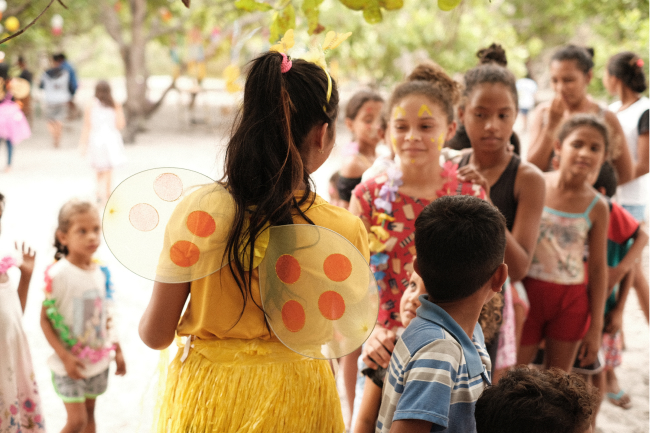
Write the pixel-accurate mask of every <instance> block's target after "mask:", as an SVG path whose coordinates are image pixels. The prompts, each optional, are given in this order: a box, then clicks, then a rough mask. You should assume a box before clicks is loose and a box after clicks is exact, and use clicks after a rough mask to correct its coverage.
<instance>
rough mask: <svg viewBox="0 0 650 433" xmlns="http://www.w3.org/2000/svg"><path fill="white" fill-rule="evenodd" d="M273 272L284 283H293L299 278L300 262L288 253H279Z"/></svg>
mask: <svg viewBox="0 0 650 433" xmlns="http://www.w3.org/2000/svg"><path fill="white" fill-rule="evenodd" d="M275 273H276V274H277V275H278V278H279V279H280V280H281V281H282V282H283V283H285V284H293V283H295V282H296V281H298V278H300V263H298V260H296V258H295V257H293V256H290V255H289V254H283V255H281V256H280V257H279V258H278V260H277V261H276V262H275Z"/></svg>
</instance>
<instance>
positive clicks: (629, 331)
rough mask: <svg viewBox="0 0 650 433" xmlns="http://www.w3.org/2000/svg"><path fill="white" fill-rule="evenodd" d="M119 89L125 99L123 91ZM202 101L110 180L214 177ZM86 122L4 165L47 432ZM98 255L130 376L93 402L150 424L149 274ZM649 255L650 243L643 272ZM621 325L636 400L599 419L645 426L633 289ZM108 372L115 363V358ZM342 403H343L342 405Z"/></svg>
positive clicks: (213, 125)
mask: <svg viewBox="0 0 650 433" xmlns="http://www.w3.org/2000/svg"><path fill="white" fill-rule="evenodd" d="M87 88H88V87H86V89H87ZM116 93H118V98H119V92H116ZM86 95H87V91H86ZM83 99H84V94H83V92H82V95H81V100H82V101H83ZM199 108H200V109H201V112H202V113H207V114H206V119H207V120H208V122H207V123H206V124H199V125H191V124H190V121H189V119H190V118H191V117H192V116H190V115H189V113H188V112H187V110H186V109H183V108H181V106H180V105H178V104H177V102H175V101H174V98H172V99H171V100H170V102H169V103H168V104H167V105H166V106H165V107H163V109H162V110H161V112H160V113H158V114H157V115H156V116H155V117H154V118H153V119H152V121H151V122H150V123H149V130H148V131H147V132H145V133H143V134H141V135H140V136H139V137H138V140H137V144H136V145H130V146H127V148H126V153H127V157H128V162H127V163H126V164H125V165H124V166H122V167H120V168H118V169H117V170H115V173H114V185H117V184H118V183H119V182H120V181H122V180H124V179H125V178H127V177H129V176H130V175H132V174H135V173H137V172H139V171H142V170H145V169H148V168H154V167H164V166H173V167H184V168H188V169H192V170H195V171H198V172H201V173H203V174H206V175H208V176H210V177H212V178H214V179H216V178H218V177H220V175H221V169H220V166H221V160H222V154H223V143H224V142H223V138H222V137H223V135H224V131H225V129H224V128H223V127H220V125H221V126H223V125H226V124H227V120H226V119H221V120H220V116H221V110H220V109H219V108H218V107H216V106H214V105H210V104H208V103H205V104H203V103H201V104H199ZM198 120H203V115H199V116H198ZM80 126H81V122H80V121H76V122H72V123H68V124H66V127H65V130H64V137H63V142H62V146H61V148H59V149H54V148H53V147H52V145H51V143H50V139H49V136H48V135H47V132H46V130H45V123H44V120H43V119H41V118H37V119H36V120H35V125H34V135H33V137H32V138H31V139H29V140H27V141H26V142H24V143H21V144H20V145H18V146H16V148H15V151H14V166H13V169H12V171H10V172H9V173H3V172H1V171H0V192H2V193H3V194H4V195H5V196H6V200H7V206H6V210H5V213H4V217H3V221H2V229H3V230H2V237H1V238H0V244H2V245H3V246H5V247H6V246H7V245H9V244H10V243H13V241H14V240H18V241H25V242H27V243H28V244H29V245H31V246H32V247H34V248H35V249H36V251H37V252H38V254H37V261H36V270H35V273H34V277H33V279H32V284H31V286H30V287H31V288H30V294H29V300H28V303H27V310H26V312H25V316H24V322H23V325H24V328H25V331H26V333H27V337H28V340H29V343H30V346H31V352H32V358H33V363H34V368H35V373H36V379H37V381H38V384H39V386H40V394H41V399H42V405H43V406H44V414H45V420H46V426H47V428H48V431H50V432H57V431H60V429H61V428H62V427H63V425H64V424H65V419H66V414H65V410H64V407H63V404H62V402H61V401H60V399H59V398H58V397H57V396H56V395H55V393H54V390H53V387H52V385H51V377H50V372H49V369H48V368H47V365H46V359H47V356H48V355H49V354H50V348H49V346H48V344H47V342H46V341H45V338H44V336H43V333H42V331H41V329H40V326H39V313H40V304H41V302H42V300H43V292H42V288H43V278H42V276H43V271H44V269H45V267H46V266H47V265H49V264H50V263H51V262H52V261H53V254H54V249H53V247H52V240H53V235H54V230H55V227H56V217H57V213H58V210H59V208H60V207H61V205H62V204H63V203H64V202H65V201H67V200H68V199H70V198H71V197H85V198H90V199H92V198H93V197H94V188H95V181H94V172H93V170H92V169H91V168H90V167H89V165H88V164H87V163H86V162H85V161H84V159H83V158H82V156H81V155H80V154H79V152H78V151H77V140H78V137H79V130H80ZM347 140H349V135H348V134H347V133H346V132H345V131H344V130H343V128H341V127H339V134H338V139H337V142H338V143H339V146H340V145H341V144H344V143H346V142H347ZM338 152H339V148H335V150H334V152H333V155H332V157H331V158H330V159H329V160H328V161H327V162H326V164H325V165H324V166H323V167H322V168H321V169H319V170H318V172H316V173H315V174H314V176H313V177H314V180H315V182H316V184H317V191H318V192H320V193H321V194H322V195H323V196H325V197H327V180H328V178H329V176H330V175H331V174H332V173H333V172H334V171H335V170H336V169H337V165H338V163H339V161H340V157H339V154H338ZM5 161H6V150H5V147H4V146H2V147H1V148H0V170H1V169H2V167H3V166H4V162H5ZM98 256H99V258H100V259H102V260H104V261H105V262H107V263H108V264H109V266H111V269H112V271H113V275H114V280H115V287H116V289H117V292H116V307H117V308H116V309H117V324H118V329H119V334H120V339H121V344H122V347H123V351H124V354H125V358H126V362H127V371H128V373H127V375H126V376H124V377H115V376H111V378H110V383H109V387H108V391H107V393H106V394H105V395H103V396H101V397H99V399H98V400H97V410H96V420H97V426H98V427H97V431H98V432H100V433H107V432H115V431H121V432H124V433H131V432H148V431H150V430H151V425H152V419H153V412H154V409H153V407H154V403H155V387H156V385H157V378H156V374H155V371H156V366H157V365H158V362H159V353H158V352H156V351H153V350H150V349H148V348H147V347H145V346H144V344H143V343H142V342H141V341H140V339H139V337H138V335H137V323H138V321H139V318H140V316H141V314H142V312H143V310H144V308H145V306H146V304H147V302H148V299H149V296H150V291H151V282H150V281H148V280H144V279H142V278H140V277H138V276H135V275H134V274H132V273H131V272H129V271H128V270H126V269H125V268H124V267H123V266H122V265H121V264H120V263H118V262H117V261H116V260H115V259H114V258H113V256H112V255H111V254H110V251H108V249H107V248H106V247H105V246H104V245H103V246H102V247H100V250H99V252H98ZM647 260H648V258H647V249H646V256H645V261H646V272H647ZM624 329H625V336H626V343H627V349H626V351H625V353H624V362H623V366H622V367H620V368H619V370H618V374H619V378H620V382H621V385H622V387H623V388H624V389H625V390H627V391H628V393H629V394H630V395H631V397H632V401H633V404H634V406H633V408H632V409H631V410H629V411H623V410H622V409H619V408H617V407H614V406H613V405H611V404H609V403H608V402H605V403H604V404H603V406H602V411H601V414H600V415H599V418H598V425H599V427H600V428H601V430H602V431H603V432H621V433H623V432H625V433H632V432H639V433H642V432H647V431H648V342H649V341H648V326H647V324H646V322H645V320H644V318H643V314H642V313H641V310H640V308H639V304H638V301H637V298H636V295H635V294H634V293H632V294H631V295H630V299H629V301H628V304H627V306H626V318H625V328H624ZM111 371H114V366H113V367H112V370H111ZM343 406H344V410H345V408H346V405H345V404H344V405H343Z"/></svg>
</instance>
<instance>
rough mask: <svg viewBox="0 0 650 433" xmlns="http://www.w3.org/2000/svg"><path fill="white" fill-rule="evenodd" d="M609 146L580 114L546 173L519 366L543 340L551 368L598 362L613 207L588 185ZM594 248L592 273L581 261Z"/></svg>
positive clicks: (603, 132) (596, 124)
mask: <svg viewBox="0 0 650 433" xmlns="http://www.w3.org/2000/svg"><path fill="white" fill-rule="evenodd" d="M608 145H609V139H608V133H607V128H606V126H605V125H604V124H603V123H602V122H601V121H600V120H598V118H596V117H595V116H593V115H576V116H574V117H573V118H571V119H570V120H569V121H567V122H566V123H565V124H564V125H563V126H562V128H561V129H560V131H559V134H558V139H557V140H556V142H555V151H556V153H557V155H558V157H559V161H558V165H559V168H558V170H557V171H555V172H552V173H546V174H545V181H546V200H545V207H544V212H543V214H542V221H541V225H540V233H539V239H538V240H537V246H536V247H535V254H534V258H533V262H532V265H531V267H530V270H529V271H528V276H527V277H526V279H525V280H524V286H525V287H526V291H527V292H528V297H529V299H530V314H529V316H528V318H527V320H526V323H525V324H524V330H523V335H522V340H521V347H520V351H519V354H518V359H517V361H518V363H519V364H528V363H530V362H531V361H532V360H533V357H534V356H535V354H536V353H537V348H538V345H539V343H540V341H541V340H542V339H545V341H546V359H545V361H544V366H545V367H546V368H551V367H557V368H560V369H562V370H564V371H567V372H568V371H570V368H571V366H572V365H573V361H574V359H575V357H576V353H578V348H579V347H580V344H581V341H582V346H581V347H580V351H579V353H578V356H579V359H580V361H581V366H585V365H589V364H591V363H593V362H594V361H595V359H596V355H597V352H598V349H599V347H600V344H601V338H602V329H603V311H604V308H605V293H606V290H605V289H606V287H605V286H606V284H607V260H606V252H607V225H608V219H609V212H608V206H607V204H606V203H605V201H604V199H603V198H601V197H600V196H599V194H598V193H597V192H596V190H595V189H593V188H592V187H591V186H590V185H589V183H588V182H587V180H588V178H589V176H590V175H591V173H592V171H593V170H594V169H595V168H597V167H600V165H601V164H602V163H603V161H604V160H605V158H606V156H607V150H608ZM585 243H586V244H587V247H588V250H589V260H588V267H587V271H586V270H585V266H584V262H583V252H584V249H585Z"/></svg>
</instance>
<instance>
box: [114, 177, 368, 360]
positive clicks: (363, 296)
mask: <svg viewBox="0 0 650 433" xmlns="http://www.w3.org/2000/svg"><path fill="white" fill-rule="evenodd" d="M234 214H235V207H234V201H233V199H232V196H231V195H230V194H229V193H228V192H227V191H226V190H225V188H223V186H221V185H220V184H218V183H216V182H214V181H212V180H211V179H210V178H208V177H207V176H204V175H202V174H200V173H196V172H194V171H191V170H185V169H179V168H158V169H152V170H146V171H143V172H140V173H138V174H136V175H133V176H131V177H130V178H128V179H126V180H125V181H124V182H122V183H121V184H120V185H119V186H118V187H117V188H116V189H115V191H114V192H113V194H112V195H111V197H110V199H109V200H108V203H107V205H106V208H105V210H104V218H103V230H104V237H105V239H106V244H107V245H108V247H109V248H110V250H111V252H112V253H113V255H115V257H116V258H117V259H118V260H119V261H120V263H122V264H123V265H124V266H125V267H127V268H128V269H129V270H131V271H132V272H134V273H136V274H137V275H140V276H142V277H144V278H147V279H150V280H154V281H159V282H166V283H182V282H189V281H194V280H197V279H200V278H203V277H206V276H208V275H210V274H212V273H214V272H216V271H218V270H219V269H221V268H222V267H224V266H226V265H227V264H228V260H226V242H227V236H228V231H229V230H228V229H227V228H229V227H230V226H231V225H232V221H233V219H234ZM217 228H218V229H217ZM224 228H226V229H224ZM258 245H259V246H260V248H258ZM264 247H266V248H264ZM258 266H259V283H260V293H261V298H262V306H263V308H264V312H265V314H266V316H267V319H268V321H269V324H270V326H271V328H272V329H273V331H274V332H275V334H276V335H277V336H278V338H279V339H280V341H282V343H284V344H285V345H286V346H287V347H289V348H290V349H292V350H294V351H296V352H298V353H300V354H302V355H305V356H308V357H313V358H320V359H331V358H340V357H341V356H344V355H346V354H349V353H351V352H353V351H354V350H355V349H357V348H358V347H359V346H361V344H363V342H364V341H365V340H366V339H367V338H368V336H369V335H370V332H371V331H372V329H373V327H374V325H375V323H376V321H377V313H378V309H379V295H378V288H377V283H376V281H375V278H374V276H373V274H372V272H371V271H370V268H369V267H368V264H367V262H366V260H365V258H364V257H363V255H362V254H361V253H360V252H359V251H358V250H357V249H356V247H355V246H354V245H353V244H352V243H350V242H349V241H348V240H347V239H345V238H344V237H343V236H341V235H340V234H338V233H336V232H334V231H332V230H329V229H327V228H324V227H320V226H314V225H307V224H294V225H286V226H274V227H270V228H268V229H266V230H263V231H262V233H260V235H259V236H258V238H257V239H256V242H255V257H254V258H253V267H254V268H255V267H258Z"/></svg>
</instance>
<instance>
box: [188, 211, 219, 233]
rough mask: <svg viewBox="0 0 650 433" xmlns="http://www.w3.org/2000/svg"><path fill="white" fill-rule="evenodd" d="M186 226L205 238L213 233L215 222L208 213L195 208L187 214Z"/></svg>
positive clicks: (215, 226)
mask: <svg viewBox="0 0 650 433" xmlns="http://www.w3.org/2000/svg"><path fill="white" fill-rule="evenodd" d="M187 228H188V229H189V231H191V232H192V233H194V234H195V235H196V236H200V237H202V238H207V237H208V236H210V235H211V234H212V233H214V231H215V229H216V228H217V224H216V223H215V222H214V218H212V216H210V214H209V213H207V212H203V211H201V210H197V211H194V212H192V213H191V214H189V215H188V216H187Z"/></svg>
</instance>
